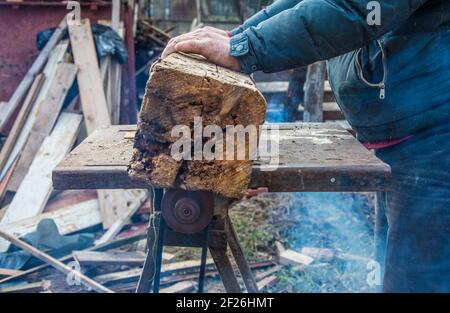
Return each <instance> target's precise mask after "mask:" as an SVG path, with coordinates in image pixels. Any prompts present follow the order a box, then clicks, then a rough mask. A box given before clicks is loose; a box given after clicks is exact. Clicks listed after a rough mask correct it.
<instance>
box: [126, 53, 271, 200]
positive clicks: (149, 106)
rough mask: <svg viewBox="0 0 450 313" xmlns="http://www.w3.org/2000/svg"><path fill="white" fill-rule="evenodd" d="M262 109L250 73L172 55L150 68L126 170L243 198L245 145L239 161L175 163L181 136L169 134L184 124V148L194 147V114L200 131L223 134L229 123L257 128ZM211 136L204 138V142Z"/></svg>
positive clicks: (159, 183)
mask: <svg viewBox="0 0 450 313" xmlns="http://www.w3.org/2000/svg"><path fill="white" fill-rule="evenodd" d="M265 112H266V102H265V100H264V98H263V96H262V95H261V93H260V92H259V91H258V90H257V88H256V86H255V83H254V82H253V81H252V80H251V78H250V77H249V76H246V75H243V74H240V73H236V72H233V71H231V70H228V69H225V68H222V67H219V66H217V65H214V64H211V63H208V62H206V61H203V60H199V59H196V58H191V57H189V56H185V55H182V54H178V53H174V54H172V55H170V56H169V57H167V58H165V59H163V60H161V61H160V62H158V63H156V64H155V65H154V66H153V68H152V72H151V74H150V79H149V81H148V83H147V88H146V94H145V97H144V101H143V103H142V108H141V111H140V116H139V118H140V121H139V123H138V131H137V133H136V137H135V145H134V148H135V149H134V154H133V157H132V160H131V162H130V165H129V169H128V174H129V176H130V177H131V178H132V179H134V180H138V181H140V182H145V183H146V184H148V185H151V186H154V187H158V188H182V189H187V190H194V191H195V190H201V191H211V192H215V193H218V194H221V195H223V196H225V197H229V198H241V197H242V196H243V194H244V192H245V190H246V189H247V186H248V184H249V181H250V175H251V170H252V160H251V158H250V157H249V156H250V154H249V153H248V147H247V146H246V151H247V153H246V158H245V159H243V160H242V159H239V160H225V159H226V158H225V157H223V160H220V159H218V158H216V159H213V160H204V159H203V160H198V159H196V160H195V161H194V160H187V159H182V160H179V161H178V160H175V159H174V158H172V156H171V150H172V148H173V147H174V145H176V144H177V141H179V140H180V137H181V134H179V133H178V132H177V133H176V134H174V135H175V136H172V132H173V130H174V127H175V126H177V127H180V126H182V127H184V129H185V130H187V132H188V133H189V134H190V135H192V136H191V137H190V138H188V141H187V146H190V147H192V151H194V148H193V147H194V138H193V137H194V133H195V130H194V126H195V125H196V124H195V122H194V118H201V121H200V123H201V124H200V126H201V131H203V130H204V129H205V127H207V126H210V125H214V127H216V126H218V127H216V129H220V130H222V131H223V134H225V129H226V128H227V126H236V125H242V126H243V127H247V126H255V127H256V129H258V130H259V126H260V125H262V124H263V123H264V118H265ZM197 126H198V125H197ZM178 129H179V128H178ZM184 135H185V133H184V131H183V136H184ZM215 136H216V134H215V133H214V137H215ZM183 138H184V137H183ZM212 139H213V138H211V137H207V136H205V137H203V138H202V146H203V144H205V142H207V141H208V140H212ZM246 143H247V142H246ZM235 144H236V143H235ZM218 145H221V146H222V148H223V147H226V143H225V140H220V139H219V140H217V144H216V146H215V148H217V147H218ZM183 147H184V146H183ZM225 150H226V149H225V148H224V149H223V151H224V154H223V156H225Z"/></svg>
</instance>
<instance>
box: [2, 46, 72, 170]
mask: <svg viewBox="0 0 450 313" xmlns="http://www.w3.org/2000/svg"><path fill="white" fill-rule="evenodd" d="M68 46H69V42H68V41H66V40H63V41H61V42H60V43H58V44H57V45H56V47H55V48H54V49H53V50H52V51H51V54H50V56H49V58H48V61H47V64H46V65H45V67H44V70H43V74H44V75H45V77H46V79H45V81H44V83H43V85H42V87H41V88H40V91H39V95H38V96H37V98H36V100H35V101H34V104H33V108H32V109H31V112H30V113H29V114H28V117H27V120H26V122H25V124H24V125H23V127H22V129H21V131H20V135H19V136H18V138H17V140H16V142H15V144H14V148H13V149H12V151H11V153H10V154H9V158H8V161H7V162H6V164H5V166H4V167H3V168H2V169H1V174H0V178H2V179H3V178H4V177H5V175H6V173H7V171H8V170H10V169H11V168H12V165H13V163H14V162H16V160H17V159H18V158H19V156H20V154H21V153H22V150H23V147H24V145H25V143H26V142H27V139H28V136H29V134H30V132H31V129H32V128H33V125H34V123H35V121H36V116H37V113H38V112H39V107H40V105H41V104H42V102H43V101H44V99H45V98H46V97H47V94H48V92H49V90H50V86H51V84H52V82H53V80H52V78H53V77H54V76H55V72H56V68H57V65H58V64H59V63H60V62H63V60H64V55H65V53H66V51H67V48H68Z"/></svg>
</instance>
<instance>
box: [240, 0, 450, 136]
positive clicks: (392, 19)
mask: <svg viewBox="0 0 450 313" xmlns="http://www.w3.org/2000/svg"><path fill="white" fill-rule="evenodd" d="M378 2H379V3H380V5H381V25H379V26H377V25H375V26H370V25H369V24H368V23H367V15H368V13H369V10H368V8H367V4H368V3H369V1H367V0H366V1H363V0H351V1H350V0H349V1H340V0H303V1H302V0H278V1H276V2H275V3H274V4H273V5H271V6H269V7H268V8H266V9H265V10H263V11H261V12H259V13H257V14H256V15H255V16H253V17H252V18H250V19H249V20H248V21H246V22H245V23H244V24H243V25H241V26H240V27H239V28H237V29H235V30H233V32H232V34H233V36H232V38H231V55H233V56H235V57H237V58H238V60H239V62H240V64H241V68H242V71H243V72H245V73H252V72H255V71H258V70H263V71H265V72H276V71H281V70H285V69H288V68H294V67H298V66H303V65H307V64H311V63H313V62H315V61H318V60H329V62H328V74H329V80H330V84H331V86H332V88H333V91H334V93H335V95H336V100H337V102H338V104H339V106H340V107H341V109H342V111H343V112H344V114H345V115H346V118H347V119H348V121H349V123H350V124H351V125H352V127H353V128H354V129H355V131H356V132H357V133H358V136H359V138H360V139H361V140H363V141H381V140H387V139H396V138H402V137H405V136H408V135H411V134H414V133H416V132H419V131H420V130H422V129H425V128H429V127H433V126H434V125H438V124H442V123H449V122H450V1H449V0H395V1H391V0H379V1H378Z"/></svg>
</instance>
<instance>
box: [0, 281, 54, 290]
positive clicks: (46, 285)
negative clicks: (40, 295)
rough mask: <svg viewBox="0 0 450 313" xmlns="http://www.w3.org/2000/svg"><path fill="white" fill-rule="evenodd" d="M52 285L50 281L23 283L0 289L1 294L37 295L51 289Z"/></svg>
mask: <svg viewBox="0 0 450 313" xmlns="http://www.w3.org/2000/svg"><path fill="white" fill-rule="evenodd" d="M51 285H52V283H51V281H50V280H43V281H38V282H34V283H23V284H19V285H13V286H10V287H0V293H37V292H44V291H47V290H49V289H50V286H51Z"/></svg>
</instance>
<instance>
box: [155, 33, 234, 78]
mask: <svg viewBox="0 0 450 313" xmlns="http://www.w3.org/2000/svg"><path fill="white" fill-rule="evenodd" d="M174 52H184V53H196V54H200V55H202V56H204V57H205V58H206V59H207V60H208V61H210V62H212V63H215V64H217V65H220V66H223V67H226V68H229V69H231V70H234V71H239V70H240V69H241V68H240V65H239V62H238V61H237V59H236V58H234V57H232V56H230V37H229V36H228V33H227V32H226V31H223V30H221V29H217V28H213V27H204V28H199V29H197V30H195V31H193V32H190V33H187V34H184V35H181V36H178V37H175V38H172V39H171V40H170V41H169V43H168V44H167V46H166V48H165V49H164V51H163V53H162V56H161V57H162V58H165V57H166V56H168V55H169V54H171V53H174Z"/></svg>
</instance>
